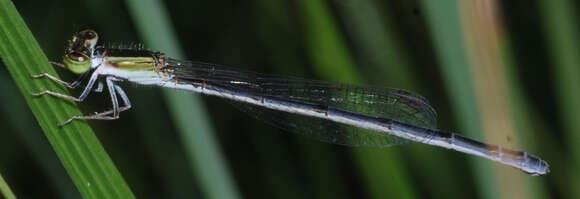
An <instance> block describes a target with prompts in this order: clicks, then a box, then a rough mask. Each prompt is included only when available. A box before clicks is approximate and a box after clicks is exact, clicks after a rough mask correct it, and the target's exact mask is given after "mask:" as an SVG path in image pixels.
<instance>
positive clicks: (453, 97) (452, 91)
mask: <svg viewBox="0 0 580 199" xmlns="http://www.w3.org/2000/svg"><path fill="white" fill-rule="evenodd" d="M422 2H423V5H424V7H425V12H426V18H427V21H428V25H429V28H430V29H431V31H432V32H431V35H432V37H433V40H434V46H435V49H436V53H437V56H438V58H439V60H441V63H440V66H441V71H442V73H443V74H442V75H443V80H444V83H445V86H446V87H447V88H448V90H449V94H448V95H449V96H450V98H449V99H450V101H451V103H450V104H453V105H455V106H454V107H451V108H452V109H453V112H454V114H455V115H456V118H457V119H458V124H459V130H460V132H462V133H463V134H465V135H467V136H469V137H471V138H474V139H478V140H482V137H483V129H482V128H483V126H482V123H481V116H480V111H479V107H478V104H477V98H476V93H475V91H474V89H475V88H474V82H473V81H472V79H473V78H472V74H473V73H472V72H471V70H470V67H469V61H468V57H469V55H468V54H467V52H466V50H467V48H466V43H465V40H464V33H463V29H462V27H461V20H460V16H459V14H460V13H459V9H458V5H457V4H458V2H459V1H429V0H424V1H422ZM469 159H470V161H471V163H472V165H473V167H474V168H475V170H474V172H475V175H476V177H477V179H476V180H477V181H479V182H477V184H479V185H481V186H480V187H479V188H480V189H482V190H481V192H480V193H482V194H483V195H482V197H484V198H497V197H498V195H497V193H498V190H497V187H495V186H494V185H495V183H494V182H495V179H494V178H495V177H494V175H492V174H493V172H492V169H491V167H490V164H489V162H487V160H484V159H482V158H474V157H469Z"/></svg>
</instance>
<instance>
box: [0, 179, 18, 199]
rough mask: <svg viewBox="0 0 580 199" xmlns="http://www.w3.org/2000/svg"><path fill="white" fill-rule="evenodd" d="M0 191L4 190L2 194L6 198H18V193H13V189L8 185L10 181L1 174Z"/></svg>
mask: <svg viewBox="0 0 580 199" xmlns="http://www.w3.org/2000/svg"><path fill="white" fill-rule="evenodd" d="M0 192H2V195H3V196H4V198H6V199H16V195H14V193H12V190H11V189H10V187H9V186H8V183H6V181H5V180H4V178H3V177H2V175H1V174H0Z"/></svg>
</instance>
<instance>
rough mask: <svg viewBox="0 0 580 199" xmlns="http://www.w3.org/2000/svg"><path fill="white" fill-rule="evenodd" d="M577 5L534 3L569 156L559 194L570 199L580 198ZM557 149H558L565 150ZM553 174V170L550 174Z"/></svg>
mask: <svg viewBox="0 0 580 199" xmlns="http://www.w3.org/2000/svg"><path fill="white" fill-rule="evenodd" d="M576 6H577V3H576V2H575V1H567V0H557V1H538V8H540V14H541V15H542V16H541V17H542V20H543V23H542V25H543V28H544V32H545V33H544V34H546V41H548V42H547V43H546V46H548V50H547V52H548V53H549V54H548V56H549V58H550V59H551V61H552V63H553V65H552V66H551V67H550V69H551V70H552V71H553V73H552V78H551V79H552V80H554V82H553V85H554V93H550V94H551V95H553V97H554V99H555V100H556V102H558V103H557V104H556V105H555V106H556V107H557V109H558V110H559V114H560V117H559V118H560V119H561V121H559V122H560V125H561V126H562V128H561V129H562V130H563V132H564V133H563V134H564V138H565V141H564V143H566V144H567V145H568V147H569V151H570V153H569V154H570V155H567V156H564V158H565V160H566V161H565V162H566V167H567V168H566V169H569V170H570V172H566V176H565V178H560V179H559V181H562V182H564V181H565V182H566V183H561V185H564V186H569V187H568V188H567V189H564V190H562V194H565V195H568V197H570V198H578V197H580V189H577V188H576V187H578V186H579V185H580V181H579V180H578V179H579V178H578V176H580V173H579V172H578V171H579V168H580V125H578V118H579V117H580V104H579V103H578V102H579V101H580V92H578V91H580V67H579V66H580V56H578V55H579V54H580V47H579V46H578V43H579V42H580V38H579V36H578V34H580V26H579V25H578V23H579V20H578V16H579V15H578V13H577V9H575V8H577V7H576ZM563 148H564V147H561V146H560V150H562V151H566V150H565V149H563ZM555 172H557V171H554V173H555Z"/></svg>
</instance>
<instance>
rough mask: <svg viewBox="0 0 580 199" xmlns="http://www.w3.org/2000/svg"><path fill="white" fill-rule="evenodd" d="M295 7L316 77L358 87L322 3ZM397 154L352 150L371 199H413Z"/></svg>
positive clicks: (308, 0)
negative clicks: (301, 23)
mask: <svg viewBox="0 0 580 199" xmlns="http://www.w3.org/2000/svg"><path fill="white" fill-rule="evenodd" d="M298 4H299V5H300V8H301V9H302V12H303V13H302V15H303V23H304V24H305V28H306V29H307V31H306V38H307V41H306V42H308V45H309V46H308V47H309V53H310V55H311V58H312V63H313V64H312V65H313V66H314V67H315V70H316V71H317V73H318V74H319V75H321V76H323V77H325V78H326V79H329V80H332V81H340V82H349V83H361V82H362V80H363V78H362V77H361V75H360V73H359V72H358V71H357V70H356V68H355V63H354V60H353V58H352V56H351V55H350V53H349V52H348V50H347V47H346V44H345V41H344V39H343V38H341V35H340V33H339V31H338V27H337V26H336V22H335V21H334V20H333V19H332V17H331V15H330V12H329V10H328V7H327V5H326V4H325V3H324V1H320V0H303V1H300V2H299V3H298ZM396 150H397V149H395V148H389V149H388V150H380V151H379V150H368V149H353V151H354V152H355V153H354V154H355V157H356V158H357V159H358V164H359V166H360V168H361V172H362V173H363V174H362V175H363V176H364V177H365V182H366V183H367V185H368V189H369V190H368V191H369V192H370V193H371V196H372V197H373V198H385V197H395V198H415V197H416V196H415V194H414V191H413V188H412V186H411V184H410V182H409V181H410V180H409V178H408V176H407V173H406V171H405V169H404V167H403V165H402V164H401V163H400V160H399V158H400V157H399V156H398V155H397V153H396Z"/></svg>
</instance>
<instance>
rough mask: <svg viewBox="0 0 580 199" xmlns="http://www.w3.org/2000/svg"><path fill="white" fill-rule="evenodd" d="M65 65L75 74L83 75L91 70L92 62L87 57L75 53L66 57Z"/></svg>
mask: <svg viewBox="0 0 580 199" xmlns="http://www.w3.org/2000/svg"><path fill="white" fill-rule="evenodd" d="M64 64H65V65H66V67H67V68H68V69H69V70H70V71H71V72H73V73H76V74H83V73H85V72H87V71H88V70H89V69H90V68H91V60H90V58H89V57H88V56H87V55H84V54H82V53H78V52H73V53H69V54H67V55H66V56H65V57H64Z"/></svg>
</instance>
